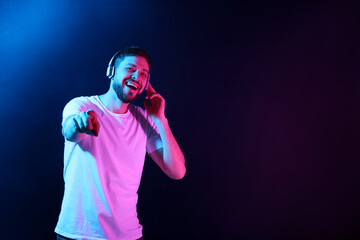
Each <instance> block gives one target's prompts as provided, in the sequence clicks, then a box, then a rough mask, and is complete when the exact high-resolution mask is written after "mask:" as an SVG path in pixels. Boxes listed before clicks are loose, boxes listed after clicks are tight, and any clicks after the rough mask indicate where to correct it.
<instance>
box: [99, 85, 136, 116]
mask: <svg viewBox="0 0 360 240" xmlns="http://www.w3.org/2000/svg"><path fill="white" fill-rule="evenodd" d="M99 98H100V100H101V102H102V103H103V104H104V105H105V107H106V108H107V109H109V110H110V111H111V112H113V113H126V112H127V111H128V108H129V103H124V102H122V101H121V100H120V99H119V98H118V97H117V95H116V93H115V91H114V90H113V89H111V88H110V89H109V91H107V93H105V94H103V95H100V96H99Z"/></svg>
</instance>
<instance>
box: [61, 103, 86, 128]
mask: <svg viewBox="0 0 360 240" xmlns="http://www.w3.org/2000/svg"><path fill="white" fill-rule="evenodd" d="M90 109H91V105H90V103H89V101H88V98H87V97H77V98H74V99H72V100H71V101H70V102H68V103H67V104H66V105H65V108H64V111H63V115H62V122H61V125H62V127H64V123H65V120H66V119H67V118H68V117H69V116H71V115H74V114H79V113H80V112H82V111H87V110H90Z"/></svg>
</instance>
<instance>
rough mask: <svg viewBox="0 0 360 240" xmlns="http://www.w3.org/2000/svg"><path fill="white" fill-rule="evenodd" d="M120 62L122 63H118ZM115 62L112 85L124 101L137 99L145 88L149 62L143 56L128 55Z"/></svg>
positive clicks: (128, 101)
mask: <svg viewBox="0 0 360 240" xmlns="http://www.w3.org/2000/svg"><path fill="white" fill-rule="evenodd" d="M118 61H119V62H120V61H121V62H120V64H119V63H118ZM118 61H117V62H115V75H114V78H113V80H112V81H113V82H112V87H113V89H114V91H115V92H116V95H117V96H118V98H119V99H120V100H121V101H122V102H123V103H130V102H133V101H135V100H136V99H137V98H138V97H139V96H140V95H141V93H142V91H143V89H144V88H145V85H146V81H147V78H148V75H149V64H148V62H147V61H146V58H144V57H141V56H127V57H124V58H123V59H122V60H118Z"/></svg>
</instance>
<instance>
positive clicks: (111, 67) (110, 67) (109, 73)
mask: <svg viewBox="0 0 360 240" xmlns="http://www.w3.org/2000/svg"><path fill="white" fill-rule="evenodd" d="M120 52H121V51H118V52H116V53H115V54H114V56H113V57H112V58H111V59H110V62H109V64H108V67H107V69H106V76H107V77H108V78H109V79H111V78H112V77H114V75H115V66H114V65H115V59H116V57H117V56H118V55H119V54H120ZM149 81H150V73H149V74H148V78H147V80H146V85H145V88H144V90H143V92H144V91H145V90H146V88H147V86H148V84H149Z"/></svg>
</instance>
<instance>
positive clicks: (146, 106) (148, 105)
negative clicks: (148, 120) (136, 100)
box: [144, 101, 150, 111]
mask: <svg viewBox="0 0 360 240" xmlns="http://www.w3.org/2000/svg"><path fill="white" fill-rule="evenodd" d="M144 106H145V109H146V110H147V111H148V110H149V108H150V104H149V102H148V101H144Z"/></svg>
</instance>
